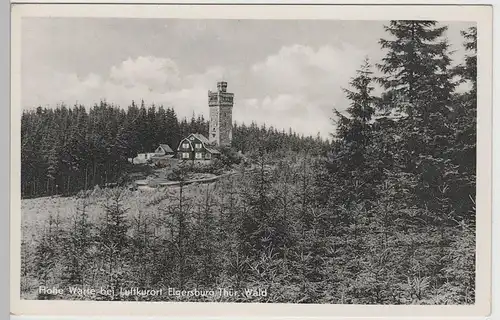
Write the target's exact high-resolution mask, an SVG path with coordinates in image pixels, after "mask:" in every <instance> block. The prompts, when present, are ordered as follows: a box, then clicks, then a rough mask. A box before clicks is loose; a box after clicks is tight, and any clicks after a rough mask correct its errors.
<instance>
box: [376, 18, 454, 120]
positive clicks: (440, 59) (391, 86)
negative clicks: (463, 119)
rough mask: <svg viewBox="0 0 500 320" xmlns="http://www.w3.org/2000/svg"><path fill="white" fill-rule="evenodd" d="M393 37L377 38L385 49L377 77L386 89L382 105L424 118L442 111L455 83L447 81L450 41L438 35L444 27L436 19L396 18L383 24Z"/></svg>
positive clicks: (443, 30)
mask: <svg viewBox="0 0 500 320" xmlns="http://www.w3.org/2000/svg"><path fill="white" fill-rule="evenodd" d="M385 30H386V31H387V32H388V33H389V34H390V35H391V36H393V37H394V39H392V40H387V39H380V44H381V47H382V49H386V50H387V51H388V52H387V54H386V56H385V57H384V58H383V59H382V63H381V64H378V67H379V69H380V70H381V71H382V72H383V73H384V76H382V77H380V78H379V81H380V83H381V84H382V86H383V87H384V88H385V89H386V92H385V93H384V95H383V97H382V98H383V106H384V107H386V108H389V109H390V110H392V109H395V110H396V111H399V112H403V113H405V114H407V115H409V116H410V117H417V118H421V119H423V121H424V124H425V122H427V121H428V120H429V117H430V114H429V113H430V112H431V111H430V110H429V109H430V108H431V107H430V105H429V104H430V103H432V109H433V110H432V112H439V113H445V112H446V110H447V109H446V107H447V104H448V103H449V101H450V97H451V92H452V91H453V89H454V84H453V83H452V82H451V81H450V77H451V74H450V72H449V70H448V69H449V67H450V63H451V59H450V57H449V55H448V47H449V44H448V42H447V40H446V39H444V40H443V39H441V37H442V36H443V35H444V33H445V31H446V30H447V27H445V26H441V27H436V22H435V21H417V20H397V21H391V22H390V23H389V25H387V26H385Z"/></svg>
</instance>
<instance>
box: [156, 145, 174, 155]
mask: <svg viewBox="0 0 500 320" xmlns="http://www.w3.org/2000/svg"><path fill="white" fill-rule="evenodd" d="M155 154H157V155H174V154H175V152H174V150H172V148H170V146H169V145H168V144H161V143H160V145H159V146H158V148H156V150H155Z"/></svg>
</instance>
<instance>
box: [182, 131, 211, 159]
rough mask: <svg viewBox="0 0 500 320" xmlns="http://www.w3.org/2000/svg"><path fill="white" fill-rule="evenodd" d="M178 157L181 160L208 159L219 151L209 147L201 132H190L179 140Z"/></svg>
mask: <svg viewBox="0 0 500 320" xmlns="http://www.w3.org/2000/svg"><path fill="white" fill-rule="evenodd" d="M177 153H178V158H179V159H181V160H188V159H189V160H210V159H212V157H213V156H214V155H215V156H217V155H219V154H220V153H219V151H217V150H215V149H213V148H211V147H210V144H209V141H208V139H207V138H205V137H204V136H203V135H202V134H198V133H191V134H190V135H188V136H187V137H186V138H184V139H182V140H181V141H180V142H179V146H178V148H177Z"/></svg>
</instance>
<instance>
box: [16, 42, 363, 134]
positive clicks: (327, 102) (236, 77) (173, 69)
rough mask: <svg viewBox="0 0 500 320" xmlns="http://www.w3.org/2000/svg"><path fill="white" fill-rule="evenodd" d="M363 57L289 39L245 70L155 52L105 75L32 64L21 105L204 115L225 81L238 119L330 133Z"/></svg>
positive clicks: (347, 49)
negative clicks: (139, 107)
mask: <svg viewBox="0 0 500 320" xmlns="http://www.w3.org/2000/svg"><path fill="white" fill-rule="evenodd" d="M363 58H364V56H363V53H362V52H360V51H359V50H356V49H355V48H352V47H343V48H334V47H331V46H322V47H316V48H314V47H310V46H304V45H291V46H284V47H282V48H281V49H279V50H278V51H277V52H275V53H273V54H270V55H269V56H268V57H266V58H264V59H262V60H261V61H257V62H255V63H254V64H253V65H249V66H248V67H246V69H238V68H237V67H234V66H216V65H215V66H207V68H206V69H205V70H201V71H200V72H197V73H190V74H185V73H183V72H182V71H181V70H180V68H179V66H178V64H177V63H176V61H174V60H172V59H170V58H166V57H153V56H139V57H136V58H128V59H126V60H124V61H122V62H120V63H118V64H116V65H114V66H112V67H110V68H109V69H108V71H107V72H103V73H102V74H94V73H90V74H86V75H77V74H75V73H60V72H53V71H52V70H49V69H44V68H38V69H37V70H32V69H30V73H29V74H27V75H26V76H25V77H24V78H23V87H22V89H23V105H25V106H31V107H34V106H38V105H54V104H56V103H61V102H64V103H66V104H67V105H73V104H74V103H75V102H78V103H81V104H84V105H87V106H91V105H93V104H94V103H98V102H99V101H100V100H106V101H108V102H110V103H113V104H115V105H119V106H121V107H123V108H126V107H127V106H128V105H129V104H130V103H131V102H132V100H134V101H136V102H138V101H140V100H141V99H144V100H145V102H146V103H147V104H150V103H155V104H156V105H164V106H165V107H174V108H175V110H176V112H177V114H178V116H179V117H180V118H182V117H190V116H191V115H192V114H193V112H194V113H195V114H203V115H204V116H205V117H206V118H208V106H207V91H208V90H210V89H215V84H216V82H217V81H219V80H220V79H224V80H227V81H228V83H229V87H228V89H229V90H230V91H232V92H234V93H235V107H234V111H233V112H234V119H235V120H236V121H238V122H245V123H250V122H252V121H255V122H257V123H259V124H262V123H266V125H267V126H274V127H277V128H280V129H285V130H288V128H292V129H293V130H295V131H297V132H299V133H304V134H311V135H316V134H317V133H318V132H320V133H321V135H322V136H324V137H327V136H328V134H329V133H330V132H331V131H332V130H333V127H332V123H331V120H330V117H331V115H332V108H334V107H336V108H339V109H345V107H347V103H346V101H345V97H344V94H343V92H342V90H341V87H345V86H346V85H347V83H348V81H349V78H350V77H352V76H353V75H354V71H355V70H356V69H357V67H358V66H359V65H360V64H361V63H362V61H363Z"/></svg>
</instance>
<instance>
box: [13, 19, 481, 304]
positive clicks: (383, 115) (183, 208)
mask: <svg viewBox="0 0 500 320" xmlns="http://www.w3.org/2000/svg"><path fill="white" fill-rule="evenodd" d="M446 29H447V27H446V25H445V24H441V23H438V22H435V21H404V20H396V21H390V22H387V24H386V25H385V32H384V35H385V36H384V37H383V38H382V39H380V40H379V45H380V49H381V50H385V51H384V52H385V55H384V57H383V58H382V59H381V60H380V61H375V60H372V59H370V57H369V56H367V58H366V59H365V61H360V62H359V68H358V70H350V73H351V74H352V77H351V80H350V82H349V83H345V85H344V89H343V90H344V94H345V96H346V97H347V99H348V101H349V105H346V106H344V108H343V109H342V110H346V111H342V112H341V111H338V110H335V109H334V110H332V114H331V118H332V126H331V128H332V129H331V137H330V138H329V139H325V138H323V137H321V136H319V135H318V136H306V135H303V134H300V133H297V132H296V131H295V130H294V128H290V129H286V128H285V129H283V128H274V127H271V126H266V124H264V123H256V122H252V119H249V121H248V122H247V123H236V122H235V123H234V125H233V129H232V130H233V131H232V132H233V133H232V144H231V146H229V147H226V148H223V149H221V156H220V158H218V159H215V160H214V161H213V162H211V163H210V164H209V165H206V166H204V167H201V168H194V167H193V166H192V165H188V164H181V165H179V166H178V167H176V168H174V169H173V170H171V172H168V173H165V174H166V175H167V176H168V177H169V179H170V180H175V181H178V184H177V185H175V186H172V187H163V188H162V187H159V188H154V189H151V190H140V189H137V188H134V187H132V185H133V181H134V179H135V178H134V177H141V175H142V177H145V176H148V175H151V174H154V173H155V172H156V173H158V172H160V171H161V170H165V168H156V167H154V166H151V165H147V164H146V165H134V164H132V163H130V161H129V159H130V158H134V157H135V156H136V155H137V154H138V153H144V152H152V150H155V148H156V147H157V146H158V143H166V144H168V145H170V146H172V149H174V150H175V148H176V147H177V145H178V144H179V142H180V140H181V139H182V138H183V137H185V136H187V135H188V134H190V133H201V134H204V135H206V136H208V131H209V123H208V121H207V120H206V119H205V118H204V117H203V116H201V115H196V114H193V116H192V117H191V118H180V117H178V116H177V113H176V110H175V106H173V107H164V106H162V105H155V104H154V101H148V97H143V99H144V101H135V102H133V101H131V104H130V105H129V106H118V105H115V104H113V102H112V101H110V102H107V101H102V102H101V103H99V104H96V105H94V106H85V105H80V104H76V105H74V106H65V105H58V106H54V107H44V108H42V107H38V108H34V109H30V110H24V111H23V113H22V118H21V181H20V184H21V185H20V188H21V197H22V201H21V205H22V241H21V297H22V298H23V299H33V300H36V299H66V300H108V301H109V300H113V301H129V300H133V301H200V302H270V303H325V304H326V303H327V304H376V305H382V304H383V305H394V304H426V305H458V304H474V302H475V283H476V281H475V254H476V243H475V239H476V231H475V230H476V225H475V221H476V208H475V199H476V109H477V105H476V92H477V80H476V78H477V77H476V70H477V67H476V39H477V34H476V33H477V32H476V28H475V27H471V28H469V29H466V30H463V31H462V40H463V43H462V45H463V48H464V50H465V51H466V55H465V57H464V59H463V61H453V60H452V59H451V52H450V44H449V42H448V40H447V38H446V36H445V31H446ZM334 76H335V75H332V77H334ZM194 171H197V172H203V173H210V174H213V175H214V176H220V177H219V179H218V180H215V181H214V182H211V183H199V184H198V183H189V184H188V183H183V182H184V181H187V180H189V177H190V176H191V175H192V174H193V172H194ZM40 288H62V289H64V293H63V294H60V295H53V294H50V292H49V291H47V290H41V289H40ZM68 288H71V291H69V289H68ZM85 288H94V289H95V291H92V292H91V293H89V294H78V293H75V292H80V291H78V290H77V289H82V290H83V289H85ZM132 288H135V289H134V290H136V291H135V293H137V292H139V293H140V292H141V290H142V292H146V290H153V291H154V290H159V289H162V294H126V293H125V294H119V293H120V292H123V291H126V290H129V293H130V292H132V291H131V289H132ZM169 288H170V289H172V290H171V292H169ZM220 288H221V289H224V290H226V291H227V292H233V293H234V294H217V293H218V291H217V290H219V289H220ZM102 289H106V290H107V291H103V290H102ZM175 290H188V291H189V292H195V293H193V294H191V295H183V294H174V293H175V292H176V291H175ZM48 292H49V293H48ZM106 292H107V293H109V292H113V293H114V294H111V295H110V294H107V293H106ZM173 292H174V293H173ZM210 292H212V293H213V292H215V294H211V293H210ZM153 293H154V292H153Z"/></svg>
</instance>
